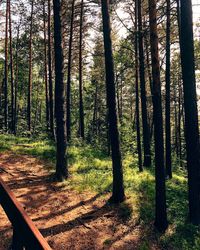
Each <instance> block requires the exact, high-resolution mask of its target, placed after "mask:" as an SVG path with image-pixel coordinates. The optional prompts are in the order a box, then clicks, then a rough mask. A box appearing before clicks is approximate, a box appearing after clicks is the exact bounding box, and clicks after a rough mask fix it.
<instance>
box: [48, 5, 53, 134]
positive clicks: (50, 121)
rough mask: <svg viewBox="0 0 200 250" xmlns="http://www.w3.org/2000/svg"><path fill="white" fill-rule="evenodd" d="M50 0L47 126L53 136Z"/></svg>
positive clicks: (49, 7) (49, 13) (49, 8)
mask: <svg viewBox="0 0 200 250" xmlns="http://www.w3.org/2000/svg"><path fill="white" fill-rule="evenodd" d="M51 40H52V39H51V0H48V70H49V126H50V134H51V137H52V138H54V109H53V104H54V101H53V81H52V56H51V51H52V49H51V42H52V41H51Z"/></svg>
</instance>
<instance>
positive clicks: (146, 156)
mask: <svg viewBox="0 0 200 250" xmlns="http://www.w3.org/2000/svg"><path fill="white" fill-rule="evenodd" d="M138 31H139V32H138V43H139V62H140V64H139V71H140V89H141V104H142V128H143V147H144V162H143V165H144V166H146V167H149V166H150V165H151V152H150V133H149V132H150V131H149V124H148V120H147V104H146V102H147V101H146V84H145V70H144V42H143V40H144V39H143V30H142V6H141V0H138Z"/></svg>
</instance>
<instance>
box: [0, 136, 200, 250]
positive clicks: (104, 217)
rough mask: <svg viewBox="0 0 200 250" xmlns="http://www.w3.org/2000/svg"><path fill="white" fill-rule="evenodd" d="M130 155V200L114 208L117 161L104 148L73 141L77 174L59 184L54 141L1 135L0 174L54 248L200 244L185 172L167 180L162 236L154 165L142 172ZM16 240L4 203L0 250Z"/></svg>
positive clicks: (145, 249) (193, 247) (194, 248)
mask: <svg viewBox="0 0 200 250" xmlns="http://www.w3.org/2000/svg"><path fill="white" fill-rule="evenodd" d="M77 145H78V146H77ZM131 157H132V156H131ZM131 157H130V156H127V157H124V160H123V165H124V180H125V189H126V195H127V200H126V201H125V202H124V203H122V204H121V205H119V206H113V205H110V204H108V203H107V201H108V199H109V197H110V191H111V187H112V169H111V162H110V159H109V158H108V157H106V156H105V155H104V154H102V153H101V152H99V151H98V150H96V149H93V148H91V147H88V146H86V145H84V146H83V145H82V146H81V145H80V144H79V142H77V144H76V145H71V147H70V148H69V150H68V163H69V171H70V177H69V179H68V180H67V181H65V182H62V183H56V182H53V178H52V176H53V173H54V166H55V147H54V145H53V144H52V142H49V141H48V140H45V139H40V140H38V139H37V140H32V139H27V138H16V137H12V136H7V135H6V136H5V135H0V176H1V177H2V178H3V180H4V181H5V182H6V183H7V184H8V185H9V187H10V188H11V190H12V191H13V192H14V194H15V196H16V197H17V199H18V200H19V201H20V202H21V203H22V205H23V207H24V208H25V210H26V212H27V213H28V215H29V216H30V217H31V219H32V220H33V222H34V223H35V225H36V226H37V228H38V229H39V230H40V232H41V233H42V235H43V236H44V237H45V238H46V239H47V241H48V243H49V245H50V246H51V247H52V249H55V250H62V249H66V250H67V249H72V250H73V249H77V250H83V249H84V250H85V249H86V250H87V249H88V250H89V249H90V250H93V249H122V250H128V249H132V250H134V249H138V250H151V249H152V250H158V249H165V250H175V249H180V250H198V249H200V233H199V228H198V227H194V226H192V225H190V224H188V223H187V181H186V178H185V171H182V170H181V171H178V170H176V173H174V174H173V179H172V180H170V181H169V180H168V181H167V204H168V219H169V228H168V230H167V232H166V233H165V234H163V235H161V234H159V233H157V232H156V231H155V230H154V227H153V220H154V196H155V183H154V177H153V172H154V170H153V169H152V170H150V171H149V170H145V171H144V172H143V173H139V172H138V170H137V168H136V166H137V163H136V161H135V160H134V158H133V157H132V158H131ZM136 159H137V158H136ZM11 239H12V228H11V225H10V223H9V221H8V219H7V217H6V215H5V213H4V211H3V210H2V209H1V208H0V250H7V249H8V247H9V245H10V243H11Z"/></svg>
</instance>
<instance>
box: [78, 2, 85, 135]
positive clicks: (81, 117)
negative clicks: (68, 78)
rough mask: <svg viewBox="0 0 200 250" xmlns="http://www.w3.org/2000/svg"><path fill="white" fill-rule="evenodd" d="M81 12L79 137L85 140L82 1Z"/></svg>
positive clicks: (82, 4) (82, 3)
mask: <svg viewBox="0 0 200 250" xmlns="http://www.w3.org/2000/svg"><path fill="white" fill-rule="evenodd" d="M80 8H81V12H80V41H79V135H80V137H82V138H83V139H84V136H85V135H84V134H85V133H84V110H83V76H82V74H83V58H82V49H83V13H84V2H83V0H81V7H80Z"/></svg>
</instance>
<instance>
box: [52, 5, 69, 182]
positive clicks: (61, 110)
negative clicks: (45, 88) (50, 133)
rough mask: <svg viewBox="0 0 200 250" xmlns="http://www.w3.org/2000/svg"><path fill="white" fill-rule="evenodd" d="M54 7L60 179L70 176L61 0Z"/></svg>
mask: <svg viewBox="0 0 200 250" xmlns="http://www.w3.org/2000/svg"><path fill="white" fill-rule="evenodd" d="M53 9H54V49H55V81H56V84H55V117H56V178H57V179H58V180H60V181H62V180H63V179H66V178H67V177H68V169H67V159H66V157H65V154H66V130H65V100H64V98H65V97H64V79H63V78H64V73H63V67H64V66H63V65H64V59H63V48H62V30H61V1H60V0H53Z"/></svg>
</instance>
